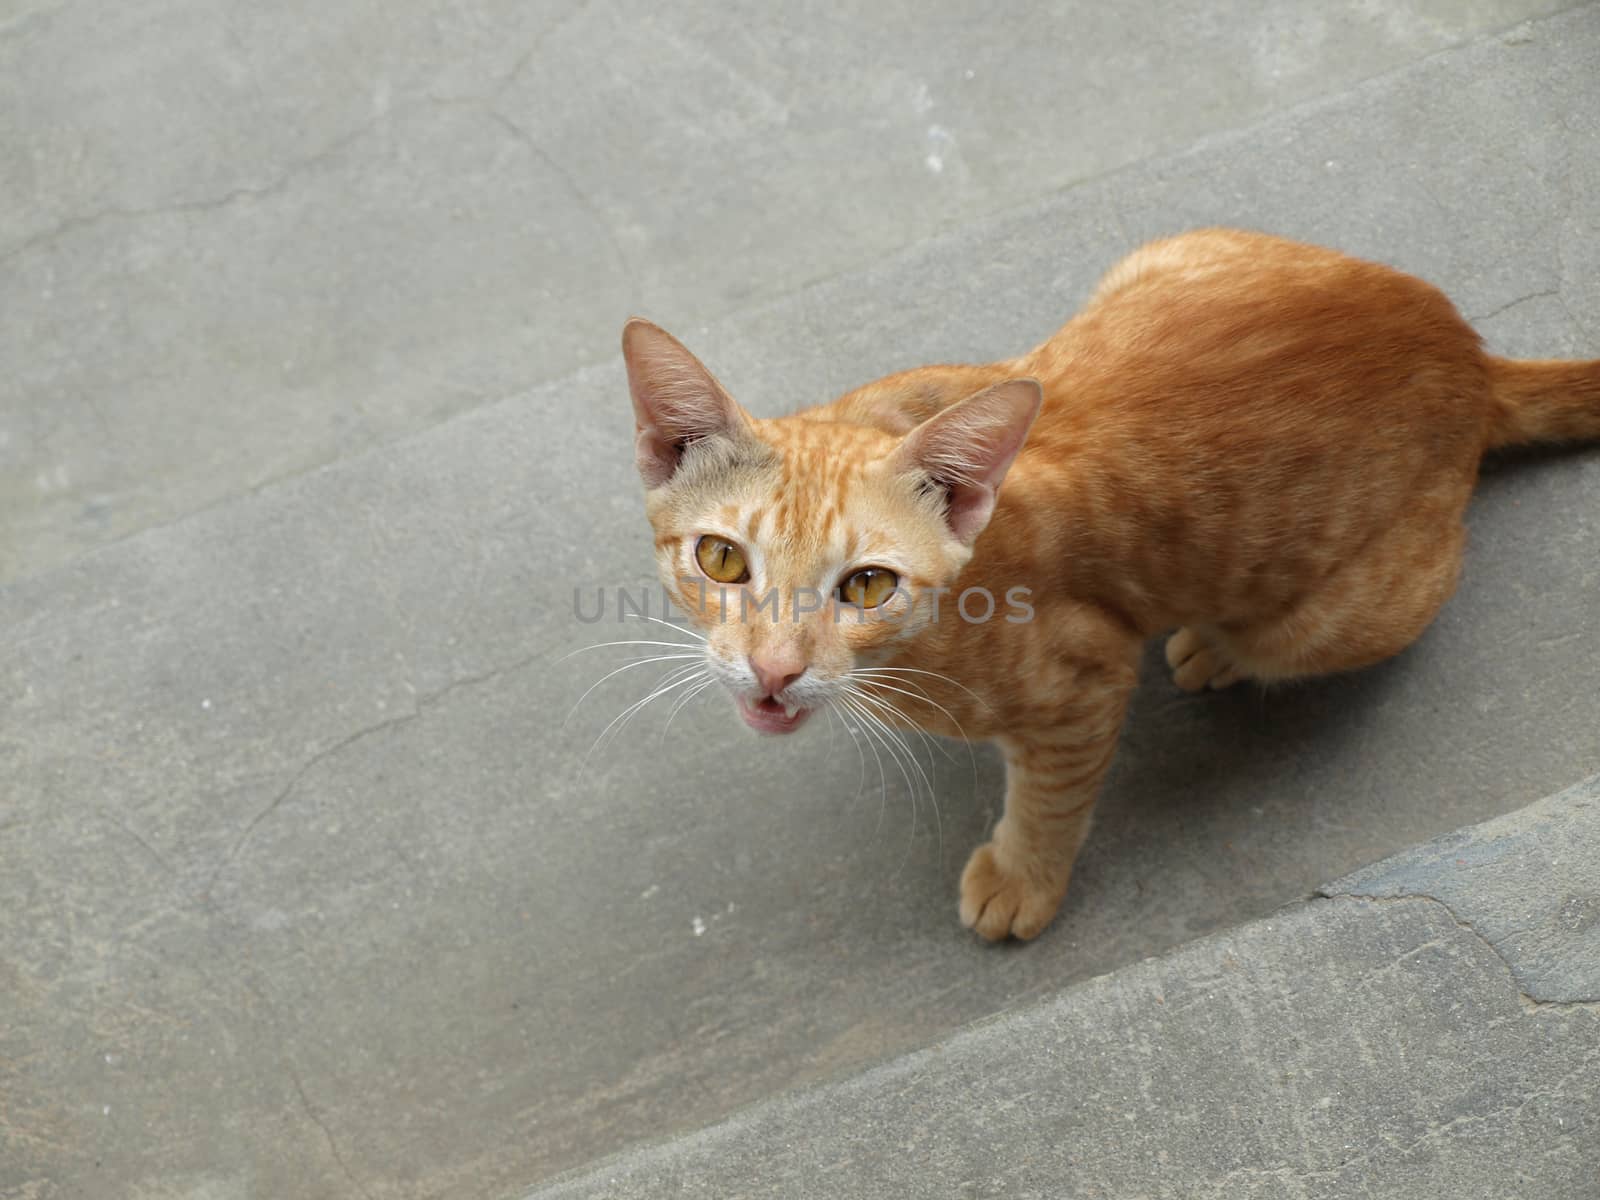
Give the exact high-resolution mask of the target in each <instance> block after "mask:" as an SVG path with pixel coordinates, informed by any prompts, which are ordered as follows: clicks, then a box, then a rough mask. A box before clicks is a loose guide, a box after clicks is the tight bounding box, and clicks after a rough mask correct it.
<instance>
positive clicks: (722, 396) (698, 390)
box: [622, 317, 750, 488]
mask: <svg viewBox="0 0 1600 1200" xmlns="http://www.w3.org/2000/svg"><path fill="white" fill-rule="evenodd" d="M622 358H623V361H624V362H626V363H627V365H628V390H629V391H630V392H631V393H632V394H633V419H634V425H635V427H636V429H637V433H636V436H635V438H634V461H635V463H636V464H637V465H638V468H639V476H640V478H642V479H643V480H644V485H645V487H647V488H655V487H660V486H661V485H662V484H663V483H666V482H667V480H669V479H671V478H672V476H673V473H674V472H675V471H677V469H678V463H679V462H680V460H681V459H682V458H683V452H684V449H685V448H686V447H687V446H688V445H689V444H690V443H691V442H697V441H700V440H701V439H702V438H708V437H719V436H721V437H732V438H740V437H744V436H747V435H749V433H750V422H749V418H748V417H746V416H745V414H744V410H743V409H741V408H740V407H739V406H738V404H736V403H734V400H733V397H732V396H730V395H728V393H727V392H726V391H725V390H723V387H722V385H721V384H720V383H718V382H717V381H716V378H715V377H714V376H713V375H712V374H711V372H710V371H708V370H706V369H705V367H704V366H703V365H701V362H700V360H699V359H698V358H696V357H695V356H694V355H692V354H690V353H689V351H688V350H686V349H684V347H683V344H682V343H681V342H679V341H678V339H677V338H675V337H673V336H672V335H671V334H670V333H668V332H667V331H666V330H665V329H662V328H661V327H660V326H658V325H652V324H651V323H650V322H649V321H646V320H642V319H641V318H639V317H634V318H633V319H632V320H631V321H629V322H628V323H627V324H626V325H624V326H623V327H622Z"/></svg>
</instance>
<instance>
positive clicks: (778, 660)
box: [750, 652, 806, 696]
mask: <svg viewBox="0 0 1600 1200" xmlns="http://www.w3.org/2000/svg"><path fill="white" fill-rule="evenodd" d="M750 669H751V670H752V671H754V672H755V673H756V682H757V683H759V684H760V685H761V690H762V691H763V692H765V693H766V694H767V695H769V696H776V695H777V694H778V693H779V692H781V691H783V689H784V688H786V687H788V686H789V685H790V684H791V683H793V682H794V681H795V680H796V679H799V678H800V676H802V675H804V674H805V673H806V663H805V660H804V659H803V658H801V657H800V656H799V655H798V654H795V653H792V652H786V653H779V654H761V655H756V654H752V655H751V656H750Z"/></svg>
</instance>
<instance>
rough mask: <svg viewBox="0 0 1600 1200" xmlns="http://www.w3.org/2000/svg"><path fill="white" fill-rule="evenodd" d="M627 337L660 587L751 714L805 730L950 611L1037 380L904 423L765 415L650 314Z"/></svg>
mask: <svg viewBox="0 0 1600 1200" xmlns="http://www.w3.org/2000/svg"><path fill="white" fill-rule="evenodd" d="M622 345H623V356H624V359H625V361H626V363H627V368H628V384H629V388H630V390H631V392H632V396H633V410H634V418H635V424H636V428H637V433H636V438H635V461H636V464H637V466H638V470H639V475H640V477H641V478H642V479H643V481H644V486H645V509H646V513H647V514H648V516H649V519H650V524H651V525H652V526H653V527H654V529H655V547H656V563H657V567H658V570H659V573H660V576H661V581H662V584H663V585H664V586H665V587H666V589H667V590H668V592H669V593H670V594H671V595H672V596H673V597H674V598H675V600H676V602H677V604H678V605H679V607H681V608H682V609H683V611H684V612H685V613H687V614H688V616H689V618H690V619H691V620H692V621H693V622H694V623H695V625H696V626H697V627H698V628H699V629H700V631H701V632H702V633H703V634H704V636H705V639H706V653H707V658H708V665H709V666H710V669H711V671H712V672H713V673H714V674H715V675H716V676H717V677H718V678H720V679H721V680H722V681H723V682H724V683H725V684H726V685H727V686H728V688H729V690H730V691H731V692H732V693H733V695H734V697H735V699H736V700H737V701H738V705H739V711H740V714H741V715H742V716H743V717H744V719H745V721H746V722H747V723H748V724H749V725H750V726H751V727H752V728H754V729H756V730H758V731H760V732H763V733H788V732H790V731H792V730H794V729H797V728H799V726H800V725H801V723H802V722H803V721H804V720H805V718H806V717H807V716H809V715H810V713H811V712H813V711H815V710H816V709H818V708H820V707H823V706H825V705H829V704H832V703H835V702H838V701H839V700H840V698H841V697H842V696H845V695H847V694H848V693H849V692H850V689H851V683H850V677H851V673H852V672H853V671H856V670H858V669H871V668H873V667H874V666H876V665H878V664H881V663H882V662H884V661H885V660H886V659H888V658H890V657H892V656H894V655H895V654H896V653H897V652H898V651H899V650H901V649H903V648H904V646H905V643H906V642H907V641H908V640H909V639H912V638H915V637H917V636H918V634H919V633H920V632H922V631H923V630H925V629H926V628H927V625H928V623H929V622H930V621H931V620H934V619H952V618H951V614H952V613H953V605H952V603H951V601H950V599H949V598H948V597H944V594H943V592H942V591H941V590H940V589H947V588H949V587H950V586H951V585H952V584H954V583H955V580H956V576H957V575H958V574H959V573H960V571H961V569H962V568H963V567H964V566H965V565H966V564H967V562H968V560H969V559H970V558H971V557H972V547H973V543H974V541H975V540H976V539H977V537H978V535H979V534H980V533H982V532H983V530H984V528H985V526H987V525H988V523H989V518H990V515H991V514H992V512H993V510H994V505H995V498H996V495H997V492H998V489H999V487H1000V483H1001V481H1002V479H1003V478H1004V477H1005V474H1006V471H1007V470H1008V469H1009V468H1010V466H1011V463H1012V460H1013V459H1014V458H1015V457H1016V455H1017V452H1018V451H1019V450H1020V449H1021V448H1022V443H1023V439H1024V438H1025V437H1026V436H1027V432H1028V429H1029V426H1030V425H1031V424H1032V422H1033V419H1034V417H1035V416H1036V415H1037V413H1038V409H1039V400H1040V394H1039V385H1038V384H1037V383H1035V382H1034V381H1033V380H1030V379H1016V380H1009V381H1007V382H1003V383H1000V384H997V385H995V386H993V387H989V388H987V389H986V390H983V391H981V392H978V393H977V394H975V395H972V396H970V397H967V398H966V399H962V400H959V401H958V402H956V403H953V404H951V405H949V406H948V407H946V408H944V409H943V411H940V412H937V413H936V414H935V415H933V416H931V417H929V418H928V419H927V420H925V421H923V422H922V423H921V424H919V425H916V426H915V427H913V428H911V429H909V431H908V432H906V433H904V434H899V435H897V434H895V433H890V432H886V431H885V430H884V429H882V428H874V427H871V426H869V425H866V424H858V423H853V422H851V421H848V420H828V419H826V416H827V414H822V416H821V417H820V418H819V417H818V416H817V415H808V414H800V415H797V416H793V417H786V418H779V419H776V420H758V419H756V418H753V417H751V416H750V415H749V414H748V413H746V412H745V411H744V410H743V409H742V408H741V407H740V406H739V405H738V404H737V403H735V401H734V400H733V398H732V397H731V396H730V395H729V394H728V393H727V391H726V390H724V388H723V387H722V385H721V384H719V383H718V382H717V381H716V379H715V378H714V377H713V376H712V375H711V373H710V372H709V371H707V370H706V368H705V367H704V366H702V365H701V363H700V362H699V360H698V359H696V358H695V357H694V355H692V354H690V353H689V351H688V350H686V349H685V348H684V347H683V346H682V345H681V344H680V343H679V342H678V341H677V340H676V339H675V338H673V337H672V336H671V335H670V334H668V333H666V332H665V331H664V330H662V329H659V328H657V327H656V326H655V325H652V324H650V323H649V322H647V321H641V320H637V319H636V320H633V321H630V322H628V324H627V326H626V327H625V328H624V330H623V335H622ZM941 597H943V598H944V603H943V605H942V606H941V605H939V600H940V598H941Z"/></svg>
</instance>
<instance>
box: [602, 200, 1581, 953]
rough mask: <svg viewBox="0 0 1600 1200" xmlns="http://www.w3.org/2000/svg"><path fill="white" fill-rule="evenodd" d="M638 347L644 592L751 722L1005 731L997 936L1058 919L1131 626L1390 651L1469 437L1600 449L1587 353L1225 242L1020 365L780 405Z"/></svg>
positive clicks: (1241, 653)
mask: <svg viewBox="0 0 1600 1200" xmlns="http://www.w3.org/2000/svg"><path fill="white" fill-rule="evenodd" d="M622 342H623V353H624V356H625V358H626V361H627V367H628V379H629V385H630V387H631V390H632V394H633V405H634V413H635V416H636V421H637V428H638V436H637V460H638V467H639V471H640V474H641V475H642V477H643V479H644V483H645V487H646V510H647V512H648V514H649V518H650V522H651V524H652V525H653V526H654V528H655V534H656V540H655V544H656V556H657V559H658V565H659V568H660V574H661V577H662V580H663V582H664V584H665V585H666V586H667V587H668V589H669V590H670V591H671V593H672V594H673V595H674V596H675V598H676V600H677V602H678V603H679V604H680V605H681V606H682V607H683V608H684V610H685V611H686V612H688V613H689V614H690V616H691V617H692V619H693V620H694V621H695V622H696V623H697V624H698V625H699V626H700V627H701V629H702V630H703V631H704V633H705V636H706V639H707V653H708V666H709V668H710V669H711V671H712V672H713V673H714V674H715V675H716V676H718V677H720V678H721V679H722V680H723V681H724V682H726V683H727V685H728V686H729V687H730V688H731V689H732V691H733V693H734V695H735V696H736V697H737V700H738V703H739V708H740V711H741V713H742V714H743V716H744V718H745V720H746V721H747V722H748V723H749V724H750V725H752V726H753V727H754V728H756V729H758V730H760V731H763V732H768V733H783V732H788V731H790V730H793V729H795V728H798V727H799V725H800V724H801V723H802V722H803V721H804V720H805V719H806V716H807V715H808V714H810V713H811V712H813V711H814V710H816V709H818V708H821V707H825V706H832V707H834V708H836V709H837V710H839V711H840V712H842V713H853V714H855V716H856V718H857V720H858V721H860V722H863V723H869V722H870V718H874V717H875V718H878V719H881V720H887V721H890V722H893V723H894V724H896V725H899V726H902V727H916V728H921V729H924V730H928V731H931V732H934V733H939V734H944V735H947V736H958V737H968V738H992V739H994V740H995V741H996V742H998V743H999V745H1000V748H1001V750H1002V751H1003V752H1004V754H1005V760H1006V799H1005V816H1004V818H1003V819H1002V820H1001V821H1000V822H999V824H998V825H997V826H996V827H995V830H994V836H993V838H992V840H990V841H989V842H988V843H987V844H985V845H983V846H980V847H978V849H977V850H976V851H975V852H974V853H973V855H972V857H971V859H970V860H969V861H968V863H967V867H966V870H965V872H964V873H963V875H962V878H961V900H960V911H961V919H962V921H963V922H964V923H965V924H966V925H968V926H970V927H972V928H974V929H976V930H977V932H978V933H980V934H982V935H983V936H984V937H986V938H1003V937H1006V936H1008V935H1010V936H1014V937H1019V938H1031V937H1033V936H1034V935H1035V934H1037V933H1038V932H1039V931H1040V930H1042V929H1043V928H1044V927H1045V925H1046V924H1047V923H1048V922H1049V920H1050V918H1051V917H1052V916H1053V915H1054V914H1055V911H1056V908H1057V907H1058V906H1059V904H1060V903H1061V898H1062V896H1063V894H1064V893H1065V892H1066V888H1067V880H1068V877H1069V876H1070V874H1071V871H1072V864H1073V860H1074V859H1075V858H1076V856H1077V853H1078V849H1079V847H1080V846H1081V845H1082V843H1083V839H1084V836H1085V834H1086V833H1087V832H1088V829H1089V818H1090V814H1091V813H1092V811H1093V809H1094V802H1095V795H1096V790H1097V788H1098V786H1099V783H1100V780H1101V777H1102V776H1103V775H1104V774H1105V771H1106V768H1107V766H1108V765H1109V764H1110V762H1111V756H1112V752H1113V751H1114V749H1115V748H1116V743H1117V734H1118V729H1119V727H1120V726H1121V724H1122V719H1123V713H1124V710H1125V709H1126V707H1127V703H1128V697H1129V694H1130V692H1131V691H1132V689H1133V686H1134V680H1135V665H1136V663H1137V661H1138V658H1139V652H1140V645H1141V643H1142V642H1143V641H1144V640H1145V639H1146V638H1149V637H1151V636H1152V635H1154V634H1157V633H1160V632H1162V631H1165V630H1173V629H1176V632H1175V633H1173V634H1172V636H1171V637H1170V638H1169V639H1168V641H1167V647H1166V650H1167V661H1168V662H1169V663H1170V664H1171V666H1172V669H1173V676H1174V678H1175V679H1176V681H1177V683H1178V685H1179V686H1180V687H1183V688H1186V689H1189V690H1191V691H1198V690H1200V689H1203V688H1207V687H1212V688H1220V687H1224V686H1226V685H1228V684H1231V683H1235V682H1238V681H1240V680H1246V679H1249V680H1258V681H1265V682H1270V681H1273V680H1280V679H1289V678H1293V677H1296V676H1305V675H1319V674H1324V673H1327V672H1332V671H1345V670H1350V669H1352V668H1355V667H1362V666H1365V665H1367V664H1368V663H1374V662H1377V661H1378V660H1380V659H1384V658H1387V657H1389V656H1390V655H1392V654H1396V653H1398V652H1399V651H1400V650H1402V649H1404V648H1405V647H1406V646H1407V645H1409V644H1410V643H1411V642H1412V641H1413V640H1415V639H1416V638H1417V636H1418V635H1419V634H1421V632H1422V631H1423V629H1424V628H1425V627H1426V626H1427V624H1428V622H1429V621H1430V620H1432V619H1433V616H1434V614H1435V613H1436V612H1438V611H1439V607H1440V605H1442V604H1443V603H1444V601H1445V599H1446V598H1447V597H1448V596H1449V595H1450V593H1451V591H1452V590H1453V589H1454V587H1455V583H1456V576H1457V572H1458V571H1459V570H1460V567H1461V554H1462V545H1463V542H1464V540H1465V536H1466V535H1465V530H1464V528H1463V526H1462V523H1461V516H1462V510H1463V509H1464V508H1465V506H1466V503H1467V498H1468V496H1469V494H1470V493H1471V491H1472V488H1473V484H1474V482H1475V480H1476V477H1477V473H1478V461H1479V459H1480V457H1481V456H1482V454H1483V452H1484V451H1485V450H1486V449H1489V448H1493V447H1496V446H1505V445H1511V444H1515V443H1520V442H1535V441H1550V440H1559V439H1573V438H1592V437H1600V361H1595V362H1587V363H1573V362H1553V361H1552V362H1512V361H1509V360H1506V359H1501V358H1495V357H1493V356H1490V355H1487V354H1485V353H1484V352H1483V350H1482V349H1481V347H1480V343H1479V339H1478V336H1477V334H1476V333H1474V332H1473V330H1472V329H1471V327H1470V326H1468V325H1467V324H1466V322H1465V321H1463V320H1462V318H1461V317H1460V316H1459V315H1458V314H1457V312H1456V310H1455V309H1454V308H1453V307H1452V306H1451V304H1450V302H1449V301H1448V300H1447V299H1445V297H1444V296H1443V295H1442V294H1441V293H1440V292H1438V291H1437V290H1436V289H1434V288H1433V287H1431V286H1429V285H1428V284H1426V283H1423V282H1421V281H1420V280H1417V279H1414V278H1412V277H1410V276H1408V275H1403V274H1401V273H1399V272H1397V271H1394V270H1391V269H1389V268H1387V267H1383V266H1378V265H1376V264H1373V263H1368V262H1362V261H1358V260H1356V259H1352V258H1347V257H1345V256H1343V255H1341V254H1337V253H1335V252H1333V251H1330V250H1323V249H1319V248H1316V247H1312V246H1304V245H1298V244H1296V243H1293V242H1288V241H1283V240H1280V239H1277V238H1272V237H1267V236H1264V235H1260V234H1252V233H1241V232H1235V231H1230V230H1206V231H1202V232H1196V233H1189V234H1185V235H1183V236H1181V237H1176V238H1172V239H1170V240H1168V241H1162V242H1156V243H1153V244H1151V245H1149V246H1146V247H1144V248H1143V249H1141V250H1139V251H1137V252H1136V253H1134V254H1133V255H1131V256H1130V257H1128V258H1126V259H1124V260H1123V261H1122V262H1121V263H1119V264H1118V265H1117V266H1116V267H1114V268H1113V269H1112V270H1111V271H1110V273H1109V274H1107V275H1106V277H1105V279H1104V280H1103V281H1102V282H1101V284H1100V286H1099V289H1098V290H1097V291H1096V292H1095V294H1094V296H1093V297H1092V298H1091V299H1090V301H1089V303H1088V305H1087V306H1086V307H1085V308H1084V310H1083V311H1082V312H1081V313H1079V314H1078V316H1077V317H1075V318H1074V319H1073V320H1072V321H1070V322H1069V323H1068V324H1067V325H1066V326H1065V327H1064V328H1063V329H1061V330H1060V332H1058V333H1057V334H1056V335H1055V336H1054V337H1052V338H1051V339H1050V340H1049V341H1047V342H1046V343H1045V344H1044V345H1042V346H1040V347H1039V348H1038V349H1036V350H1034V351H1033V352H1032V353H1030V354H1026V355H1023V356H1022V357H1021V358H1017V359H1013V360H1011V361H1008V362H999V363H994V364H992V365H988V366H936V367H925V368H922V369H919V370H915V371H907V372H904V373H902V374H899V375H892V376H890V377H888V378H886V379H881V380H879V381H877V382H876V383H870V384H867V385H866V386H865V387H862V388H859V389H857V390H856V391H853V392H851V393H849V394H848V395H846V396H844V397H842V398H840V399H839V400H836V401H834V402H833V403H831V404H827V405H823V406H821V407H818V408H813V409H809V410H807V411H805V412H801V413H797V414H795V415H793V416H789V417H782V418H778V419H775V420H757V419H755V418H752V417H751V416H749V415H748V414H747V413H745V412H744V411H743V410H742V409H741V408H740V407H739V406H738V405H737V404H736V403H735V402H734V400H733V399H732V398H731V397H730V396H729V395H728V394H727V392H726V391H724V390H723V388H722V387H721V386H720V385H719V384H718V383H717V381H716V380H715V379H714V378H712V376H711V374H710V373H709V372H708V371H707V370H706V369H705V368H704V367H703V366H702V365H701V364H700V363H699V362H698V361H697V360H696V359H695V358H694V356H693V355H691V354H690V353H689V352H688V351H687V350H685V349H684V348H683V347H682V346H681V345H680V344H679V343H678V342H677V341H675V340H674V339H673V338H672V337H671V336H669V335H668V334H666V333H665V332H663V331H662V330H660V329H658V328H657V327H656V326H654V325H651V324H649V323H648V322H645V321H641V320H633V321H630V322H629V323H628V325H627V327H626V328H625V329H624V330H623V339H622ZM1002 480H1003V481H1004V488H1003V490H1002V487H1001V483H1002ZM1019 589H1020V590H1019ZM986 609H987V610H988V612H989V615H988V617H987V619H983V618H984V614H985V610H986Z"/></svg>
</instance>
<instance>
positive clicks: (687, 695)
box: [661, 672, 717, 744]
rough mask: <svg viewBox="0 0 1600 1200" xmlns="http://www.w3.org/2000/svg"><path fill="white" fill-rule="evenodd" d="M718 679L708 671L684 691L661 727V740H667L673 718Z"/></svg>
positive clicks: (673, 703) (675, 701)
mask: <svg viewBox="0 0 1600 1200" xmlns="http://www.w3.org/2000/svg"><path fill="white" fill-rule="evenodd" d="M716 681H717V680H716V676H714V675H712V674H711V673H710V672H707V673H706V677H705V678H704V679H702V680H700V681H699V682H698V683H696V684H694V685H693V686H692V687H690V688H689V690H688V691H686V692H684V693H683V694H682V695H680V696H679V697H678V698H677V699H676V700H674V701H673V702H672V708H671V709H670V710H668V712H667V723H666V724H665V725H663V726H662V727H661V741H662V742H663V744H664V743H665V742H666V740H667V731H668V730H669V729H671V728H672V722H673V719H674V718H675V717H676V716H677V715H678V714H679V713H680V712H682V711H683V710H684V708H685V707H686V706H687V705H688V704H689V702H690V701H691V700H693V699H694V698H695V697H697V696H701V695H704V694H705V690H706V689H707V688H708V687H710V686H711V685H712V684H713V683H715V682H716Z"/></svg>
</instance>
